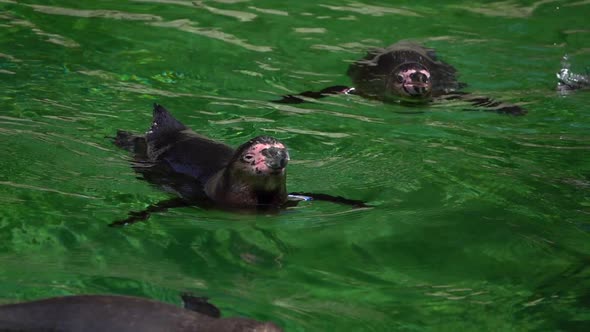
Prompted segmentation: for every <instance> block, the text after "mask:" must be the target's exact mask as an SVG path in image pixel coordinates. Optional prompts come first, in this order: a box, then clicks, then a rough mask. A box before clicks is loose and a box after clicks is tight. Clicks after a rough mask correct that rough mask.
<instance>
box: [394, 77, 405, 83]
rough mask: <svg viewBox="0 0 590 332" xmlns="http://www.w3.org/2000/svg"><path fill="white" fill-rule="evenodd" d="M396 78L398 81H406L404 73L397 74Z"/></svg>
mask: <svg viewBox="0 0 590 332" xmlns="http://www.w3.org/2000/svg"><path fill="white" fill-rule="evenodd" d="M395 79H396V81H397V82H398V83H403V82H404V77H403V76H402V75H397V76H396V77H395Z"/></svg>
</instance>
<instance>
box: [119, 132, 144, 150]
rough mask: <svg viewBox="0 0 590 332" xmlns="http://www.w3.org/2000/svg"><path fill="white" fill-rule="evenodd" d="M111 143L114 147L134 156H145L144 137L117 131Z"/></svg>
mask: <svg viewBox="0 0 590 332" xmlns="http://www.w3.org/2000/svg"><path fill="white" fill-rule="evenodd" d="M113 142H114V143H115V145H116V146H118V147H120V148H122V149H125V150H127V151H130V152H133V153H135V154H145V151H146V144H145V137H144V136H142V135H136V134H133V133H130V132H128V131H123V130H118V131H117V136H116V137H115V139H114V140H113Z"/></svg>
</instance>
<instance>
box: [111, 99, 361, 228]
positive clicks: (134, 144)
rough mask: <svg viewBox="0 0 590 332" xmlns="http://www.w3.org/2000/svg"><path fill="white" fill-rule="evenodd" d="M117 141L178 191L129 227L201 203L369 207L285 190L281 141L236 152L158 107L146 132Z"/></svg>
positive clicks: (139, 168)
mask: <svg viewBox="0 0 590 332" xmlns="http://www.w3.org/2000/svg"><path fill="white" fill-rule="evenodd" d="M115 144H116V145H117V146H119V147H121V148H124V149H126V150H128V151H130V152H132V153H133V156H134V158H133V168H134V169H135V171H136V172H138V173H140V174H142V176H143V178H144V179H146V180H147V181H149V182H151V183H153V184H156V185H158V186H160V187H161V188H163V189H164V190H166V191H169V192H172V193H174V194H176V195H177V197H176V198H172V199H168V200H165V201H162V202H158V203H155V204H153V205H151V206H149V207H148V208H147V209H145V210H143V211H139V212H131V213H130V216H129V218H127V219H125V220H122V221H118V222H115V223H113V224H111V225H112V226H116V225H126V224H128V223H132V222H136V221H141V220H145V219H147V218H149V215H150V213H153V212H159V211H164V210H166V209H169V208H172V207H179V206H188V205H199V206H201V207H218V208H223V209H229V210H264V211H276V210H279V209H281V208H285V207H289V206H294V205H297V203H298V202H299V201H301V200H311V199H319V200H327V201H332V202H336V203H343V204H349V205H353V206H355V207H365V206H366V205H365V204H364V203H363V202H361V201H356V200H348V199H344V198H342V197H333V196H329V195H324V194H318V195H317V196H318V197H317V198H316V197H315V196H316V194H306V193H293V194H290V195H288V194H287V188H286V179H287V171H286V167H287V164H288V161H289V152H288V150H287V147H286V146H285V145H284V144H283V143H282V142H280V141H279V140H277V139H275V138H273V137H269V136H258V137H255V138H253V139H251V140H249V141H248V142H246V143H244V144H242V145H241V146H240V147H238V148H237V149H236V150H234V149H232V148H231V147H229V146H227V145H225V144H223V143H220V142H216V141H213V140H211V139H209V138H207V137H204V136H201V135H199V134H197V133H195V132H193V131H192V130H190V129H189V128H187V127H186V126H185V125H183V124H182V123H180V122H179V121H178V120H176V119H175V118H174V117H172V115H171V114H170V113H169V112H168V111H167V110H166V109H164V107H162V106H160V105H157V104H155V105H154V118H153V122H152V126H151V128H150V130H149V131H148V132H147V133H146V134H145V135H135V134H131V133H129V132H125V131H119V132H117V137H116V138H115Z"/></svg>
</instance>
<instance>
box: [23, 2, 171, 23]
mask: <svg viewBox="0 0 590 332" xmlns="http://www.w3.org/2000/svg"><path fill="white" fill-rule="evenodd" d="M27 6H29V7H31V8H33V9H34V10H35V11H37V12H40V13H44V14H50V15H64V16H74V17H87V18H93V17H99V18H110V19H114V20H128V21H161V20H162V18H161V17H160V16H157V15H151V14H135V13H127V12H121V11H118V10H106V9H98V10H87V9H74V8H64V7H52V6H42V5H27Z"/></svg>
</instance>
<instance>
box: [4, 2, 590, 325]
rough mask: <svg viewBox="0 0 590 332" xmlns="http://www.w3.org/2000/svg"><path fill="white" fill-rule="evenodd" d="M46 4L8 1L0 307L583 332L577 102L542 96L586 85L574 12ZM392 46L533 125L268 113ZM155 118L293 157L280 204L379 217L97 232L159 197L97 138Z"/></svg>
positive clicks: (584, 10)
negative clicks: (160, 111) (302, 194)
mask: <svg viewBox="0 0 590 332" xmlns="http://www.w3.org/2000/svg"><path fill="white" fill-rule="evenodd" d="M36 2H38V3H35V1H34V0H33V1H27V2H21V1H9V0H0V91H1V93H0V107H1V109H2V110H1V111H0V202H1V206H0V302H2V303H8V302H16V301H21V300H29V299H36V298H41V297H48V296H58V295H67V294H82V293H111V294H129V295H138V296H144V297H149V298H153V299H158V300H161V301H166V302H170V303H176V304H179V303H180V301H179V297H178V294H179V293H180V292H185V291H189V292H193V293H195V294H200V295H206V296H208V297H210V298H211V300H212V302H213V303H215V304H216V305H217V306H219V307H220V309H221V310H222V312H223V315H224V316H235V315H241V316H247V317H252V318H256V319H261V320H273V321H275V322H276V323H277V324H279V325H281V326H282V327H284V328H285V329H286V330H287V331H556V330H559V331H587V330H589V329H590V268H588V263H589V261H590V241H589V240H590V234H589V232H590V195H589V193H590V158H589V153H588V152H589V150H590V109H589V108H588V104H589V102H590V93H589V92H588V91H579V92H577V93H574V94H571V95H568V96H560V95H559V94H557V93H556V92H555V90H554V88H555V84H556V79H555V73H556V72H557V71H558V70H559V68H560V63H559V62H560V59H561V57H562V56H563V55H564V54H566V53H567V54H569V55H570V56H571V58H572V61H573V65H574V66H573V67H574V68H578V70H584V68H587V67H588V65H589V64H590V49H589V48H588V47H589V46H588V45H590V30H589V25H588V16H589V15H590V3H588V1H569V2H568V1H551V0H543V1H537V2H533V1H502V2H490V1H478V2H473V1H469V2H467V1H466V2H461V1H445V2H440V1H434V0H430V1H419V0H418V1H396V2H392V1H385V0H376V1H367V2H362V3H361V2H357V1H335V0H321V1H307V0H306V1H301V0H300V1H289V2H287V1H285V2H277V1H271V0H265V1H248V0H223V1H222V0H218V1H202V2H201V1H197V2H192V1H184V0H175V1H166V0H151V1H148V0H139V1H128V2H122V1H96V2H95V1H85V2H84V3H81V2H80V1H67V0H58V1H47V2H41V1H36ZM401 39H413V40H417V41H420V42H424V43H425V44H427V45H428V46H431V47H434V48H436V49H437V51H438V53H439V55H440V57H441V58H442V59H444V60H445V61H447V62H449V63H451V64H453V65H454V66H455V67H457V69H458V70H459V71H460V73H461V75H460V78H461V80H462V81H464V82H467V83H469V88H468V91H472V92H476V93H479V94H485V95H488V96H492V97H495V98H497V99H501V100H504V101H508V102H516V103H521V104H522V105H524V107H525V108H526V109H527V110H528V111H529V113H528V115H526V116H524V117H513V116H506V115H499V114H496V113H492V112H481V111H476V112H466V111H464V110H465V109H466V105H465V104H461V103H457V102H448V103H435V104H432V105H429V106H426V107H423V108H421V109H419V110H420V111H423V112H422V113H420V114H409V112H408V109H407V108H404V107H402V106H399V105H385V104H382V103H379V102H374V101H368V100H364V99H362V98H359V97H356V96H336V97H333V98H328V99H324V100H322V101H320V102H317V103H308V104H301V105H291V106H287V105H277V104H273V103H270V102H269V100H272V99H276V98H277V96H279V95H281V94H285V93H295V92H300V91H305V90H311V89H320V88H322V87H325V86H329V85H335V84H350V82H349V80H348V78H347V77H346V75H345V72H346V68H347V66H348V63H350V62H351V61H354V60H355V59H358V58H360V57H362V56H363V55H364V52H365V50H366V49H368V48H370V47H373V46H386V45H389V44H391V43H393V42H395V41H398V40H401ZM156 101H157V102H159V103H161V104H163V105H165V106H166V107H167V108H168V109H170V110H171V111H172V112H173V113H174V114H175V115H176V116H177V117H178V118H179V119H180V120H181V121H183V122H184V123H186V124H187V125H188V126H190V127H191V128H193V129H194V130H195V131H197V132H199V133H202V134H204V135H206V136H209V137H213V138H216V139H219V140H223V141H224V142H227V143H229V144H231V145H233V146H236V145H238V144H240V143H242V142H244V141H246V140H247V139H248V138H251V137H253V136H256V135H260V134H270V135H274V136H276V137H277V138H279V139H281V140H283V141H284V142H285V143H286V144H287V145H288V146H289V148H290V152H291V158H292V162H291V164H290V165H289V178H288V188H289V190H290V191H311V192H325V193H330V194H333V195H343V196H346V197H349V198H354V199H363V200H366V201H368V202H369V203H370V204H372V205H374V208H372V209H368V210H351V209H349V208H348V207H344V206H339V205H335V204H331V203H323V202H311V203H305V204H301V205H300V206H299V207H298V208H296V209H293V210H289V211H285V212H284V213H282V214H280V215H273V216H265V215H239V214H232V213H228V212H221V211H204V210H200V209H198V208H182V209H174V210H170V211H168V212H165V213H160V214H155V215H153V216H152V217H151V219H150V220H149V222H147V223H142V224H136V225H133V226H132V227H128V228H124V229H113V228H109V227H107V225H108V224H109V223H110V222H112V221H114V220H117V219H121V218H124V217H125V216H126V214H127V213H128V212H129V211H132V210H139V209H142V208H144V207H146V206H147V205H148V204H150V203H154V202H157V201H159V200H161V199H165V198H168V197H169V196H168V195H167V194H166V193H163V192H162V191H160V190H158V189H157V188H154V187H152V186H150V185H149V184H148V183H146V182H144V181H141V180H139V179H137V178H136V175H135V174H134V173H133V171H132V170H131V169H130V167H129V164H128V156H127V154H126V153H125V152H124V151H120V150H118V149H117V148H115V147H114V146H113V145H112V144H111V142H110V140H109V139H108V138H107V137H108V136H112V135H113V134H114V133H115V132H116V130H117V129H128V130H134V131H137V132H141V131H145V130H146V129H147V127H148V124H149V121H150V118H151V104H152V103H153V102H156ZM413 110H414V109H411V111H413Z"/></svg>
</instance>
